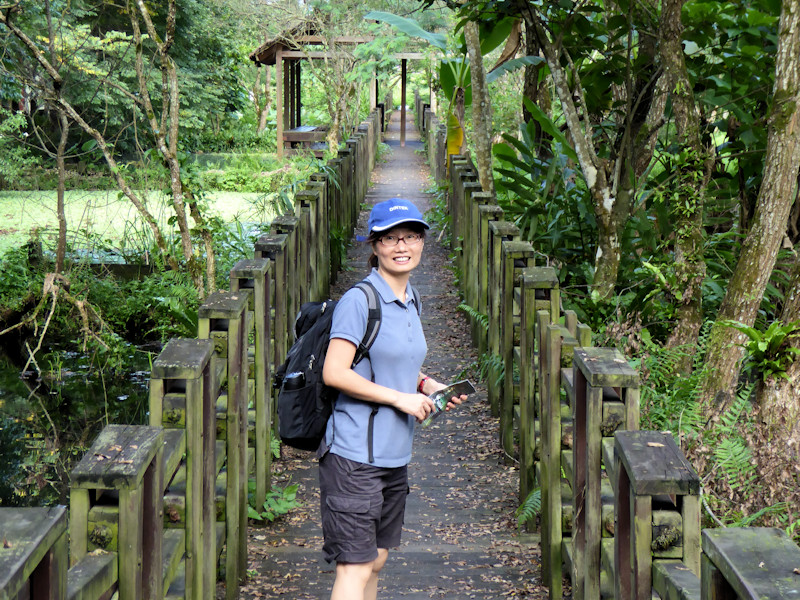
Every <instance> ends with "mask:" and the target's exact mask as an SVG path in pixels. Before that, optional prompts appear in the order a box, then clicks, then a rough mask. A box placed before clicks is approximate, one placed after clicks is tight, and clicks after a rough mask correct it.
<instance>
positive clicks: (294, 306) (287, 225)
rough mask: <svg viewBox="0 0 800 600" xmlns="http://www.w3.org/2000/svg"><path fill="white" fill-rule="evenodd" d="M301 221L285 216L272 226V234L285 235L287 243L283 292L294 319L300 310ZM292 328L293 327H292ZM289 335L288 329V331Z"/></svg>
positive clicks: (291, 216)
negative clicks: (299, 227)
mask: <svg viewBox="0 0 800 600" xmlns="http://www.w3.org/2000/svg"><path fill="white" fill-rule="evenodd" d="M299 223H300V219H298V218H297V217H296V216H295V215H293V214H285V215H281V216H280V217H276V218H275V219H273V221H272V223H271V224H270V233H271V234H273V235H280V234H283V235H285V236H286V242H285V246H284V249H283V252H284V254H285V257H284V258H285V260H286V263H285V268H286V270H285V273H284V274H285V278H284V279H283V280H282V284H283V285H282V291H283V292H284V293H285V294H286V310H287V314H289V315H290V316H291V318H294V315H296V314H297V311H299V310H300V291H299V287H300V274H299V273H298V271H299V269H300V255H299V249H300V241H299V237H300V232H299V231H298V226H299ZM290 327H291V326H290ZM287 333H288V329H287Z"/></svg>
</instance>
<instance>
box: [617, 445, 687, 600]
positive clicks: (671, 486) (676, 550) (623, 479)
mask: <svg viewBox="0 0 800 600" xmlns="http://www.w3.org/2000/svg"><path fill="white" fill-rule="evenodd" d="M613 460H614V463H613V469H609V470H610V471H611V473H610V474H613V477H614V479H613V481H614V488H615V492H616V498H617V501H616V503H615V511H614V514H615V519H614V521H615V524H616V526H615V532H614V562H613V564H614V567H615V571H616V576H615V577H614V580H615V582H616V585H615V597H616V599H617V600H634V599H636V600H650V598H651V597H652V594H653V593H652V587H653V586H652V572H653V560H654V559H655V558H656V557H663V558H679V559H681V560H682V562H683V564H684V565H685V566H686V567H688V568H689V569H691V571H692V572H693V573H694V574H695V575H698V576H699V575H700V477H698V475H697V473H696V472H695V470H694V469H693V468H692V466H691V465H690V464H689V462H688V461H687V460H686V458H684V456H683V453H682V452H681V451H680V450H679V449H678V446H677V445H676V444H675V440H674V439H673V438H672V434H670V433H663V432H656V431H617V432H616V435H615V443H614V459H613ZM656 496H667V497H669V498H670V500H671V503H672V505H673V506H672V510H670V509H668V508H666V507H660V506H658V505H656V503H655V497H656ZM654 540H655V541H656V544H653V542H654Z"/></svg>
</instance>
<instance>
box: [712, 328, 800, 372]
mask: <svg viewBox="0 0 800 600" xmlns="http://www.w3.org/2000/svg"><path fill="white" fill-rule="evenodd" d="M722 324H723V325H725V326H727V327H731V328H733V329H735V330H736V331H740V332H742V333H743V334H745V335H746V336H747V338H748V340H747V341H746V342H745V343H744V344H741V346H742V347H743V348H744V349H745V352H746V353H747V354H746V357H745V367H744V368H745V369H746V370H754V371H756V372H757V373H758V374H759V375H760V376H761V379H762V380H764V381H766V380H767V379H769V378H771V377H775V378H779V379H780V378H782V379H788V377H789V376H788V375H787V373H786V369H787V368H788V367H789V365H791V364H792V362H793V361H794V360H795V359H796V357H797V356H800V347H797V346H794V345H793V344H795V343H800V321H793V322H791V323H786V324H783V323H781V322H779V321H775V322H773V323H772V324H771V325H770V326H769V327H768V328H767V329H766V331H763V332H762V331H759V330H757V329H755V328H753V327H749V326H747V325H745V324H744V323H739V322H738V321H723V322H722Z"/></svg>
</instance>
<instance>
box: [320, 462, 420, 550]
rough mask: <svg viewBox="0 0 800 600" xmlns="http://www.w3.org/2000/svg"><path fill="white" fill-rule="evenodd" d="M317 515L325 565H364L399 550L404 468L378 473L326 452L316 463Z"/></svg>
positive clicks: (405, 487)
mask: <svg viewBox="0 0 800 600" xmlns="http://www.w3.org/2000/svg"><path fill="white" fill-rule="evenodd" d="M319 486H320V509H321V513H322V533H323V536H324V539H325V543H324V544H323V546H322V552H323V554H324V556H325V560H327V561H328V562H334V561H335V562H340V563H366V562H371V561H373V560H375V559H376V558H377V557H378V548H394V547H397V546H399V545H400V535H401V532H402V529H403V518H404V515H405V509H406V497H407V496H408V467H406V466H402V467H394V468H383V467H375V466H373V465H369V464H364V463H360V462H356V461H352V460H349V459H347V458H343V457H341V456H338V455H336V454H332V453H330V452H328V453H326V454H325V456H323V457H322V458H321V459H320V461H319Z"/></svg>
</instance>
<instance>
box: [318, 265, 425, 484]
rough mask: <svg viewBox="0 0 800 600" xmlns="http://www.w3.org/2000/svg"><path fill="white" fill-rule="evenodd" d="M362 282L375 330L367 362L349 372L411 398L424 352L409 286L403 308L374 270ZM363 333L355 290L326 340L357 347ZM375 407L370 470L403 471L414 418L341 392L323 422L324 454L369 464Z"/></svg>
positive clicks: (363, 308) (363, 309) (362, 309)
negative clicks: (373, 298)
mask: <svg viewBox="0 0 800 600" xmlns="http://www.w3.org/2000/svg"><path fill="white" fill-rule="evenodd" d="M367 280H368V281H369V282H370V283H372V284H373V285H374V286H375V288H376V289H377V290H378V296H379V298H380V303H381V326H380V329H379V330H378V337H377V338H376V339H375V342H374V343H373V345H372V348H370V351H369V360H368V359H364V360H362V361H361V362H360V363H358V364H357V365H356V366H355V367H354V370H355V372H356V373H358V374H359V375H361V376H363V377H365V378H366V379H370V378H371V376H372V373H374V375H375V380H374V381H375V383H377V384H379V385H383V386H385V387H388V388H391V389H394V390H397V391H399V392H405V393H409V394H412V393H414V392H416V388H417V378H418V376H419V372H420V369H421V368H422V363H423V362H424V361H425V354H426V353H427V351H428V346H427V344H426V343H425V335H424V333H423V331H422V323H421V322H420V318H419V312H418V310H417V307H416V306H414V295H413V293H412V291H411V285H410V284H409V285H408V287H406V297H407V298H408V302H406V303H403V302H401V301H400V300H398V299H397V297H396V296H395V294H394V292H393V291H392V289H391V288H390V287H389V284H388V283H386V281H385V280H384V279H383V277H381V276H380V275H379V274H378V270H377V269H373V270H372V272H371V273H370V274H369V275H368V276H367ZM366 329H367V298H366V296H365V295H364V292H362V291H361V290H359V289H355V288H354V289H351V290H348V291H347V292H346V293H345V294H344V296H342V299H341V300H339V302H338V303H337V305H336V309H335V310H334V313H333V323H332V324H331V335H330V337H331V339H334V338H341V339H345V340H348V341H350V342H352V343H353V344H355V345H356V346H358V344H360V343H361V340H362V339H363V338H364V333H365V332H366ZM370 364H371V366H372V370H370ZM375 406H378V407H379V409H378V413H377V414H376V415H375V421H374V425H373V427H374V428H373V456H374V459H375V460H374V462H373V463H372V464H373V465H375V466H376V467H388V468H392V467H401V466H403V465H407V464H408V463H409V462H410V461H411V442H412V440H413V438H414V424H415V422H416V420H415V419H414V417H413V416H411V415H407V414H405V413H403V412H400V411H399V410H396V409H394V408H392V407H391V406H387V405H376V404H371V403H369V402H364V401H362V400H356V399H355V398H351V397H350V396H348V395H347V394H345V393H343V392H340V393H339V397H338V398H337V400H336V404H335V405H334V409H333V416H332V417H331V419H329V420H328V429H327V432H326V435H325V441H326V443H327V444H328V446H329V447H330V451H331V452H333V453H334V454H338V455H339V456H343V457H344V458H348V459H350V460H354V461H357V462H361V463H367V462H369V454H368V447H367V430H368V427H369V416H370V413H371V412H372V409H373V407H375ZM334 430H335V431H334Z"/></svg>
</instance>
